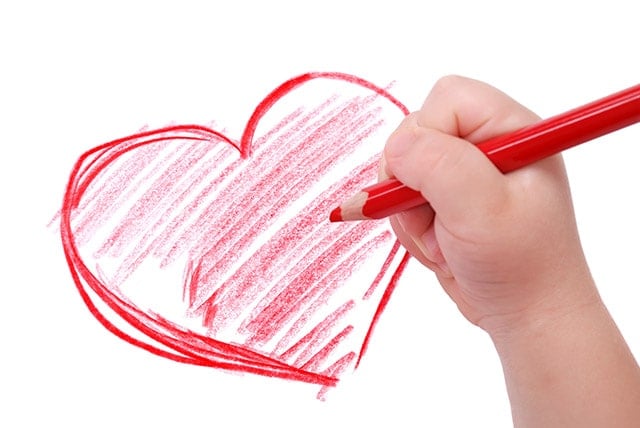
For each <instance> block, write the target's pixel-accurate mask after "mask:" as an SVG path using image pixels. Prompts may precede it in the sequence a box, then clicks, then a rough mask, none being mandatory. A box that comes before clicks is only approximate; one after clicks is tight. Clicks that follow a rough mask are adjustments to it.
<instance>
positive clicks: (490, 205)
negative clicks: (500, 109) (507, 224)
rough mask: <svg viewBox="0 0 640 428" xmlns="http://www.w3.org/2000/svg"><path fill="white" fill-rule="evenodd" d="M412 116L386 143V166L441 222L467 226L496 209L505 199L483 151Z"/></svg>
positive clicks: (497, 174) (501, 184) (502, 184)
mask: <svg viewBox="0 0 640 428" xmlns="http://www.w3.org/2000/svg"><path fill="white" fill-rule="evenodd" d="M412 119H413V118H412V117H411V116H409V117H408V118H407V120H406V121H405V123H403V124H402V125H401V126H400V128H399V129H398V130H396V131H395V132H394V133H393V134H392V135H391V136H390V138H389V140H388V141H387V144H386V147H385V150H384V157H385V160H386V162H387V166H386V168H387V170H388V171H389V172H390V173H391V174H392V175H393V176H395V177H396V178H397V179H398V180H400V181H401V182H402V183H404V184H405V185H406V186H408V187H410V188H412V189H415V190H419V191H420V192H421V193H422V196H423V197H424V198H425V199H426V200H427V201H429V203H430V204H431V206H432V207H433V209H434V211H435V212H436V214H437V215H438V217H439V219H440V221H441V222H442V223H443V224H444V225H445V226H449V227H454V228H455V227H459V226H462V225H465V226H472V225H474V224H475V223H478V221H482V219H486V218H487V217H486V216H492V215H495V214H496V213H498V212H499V211H500V210H501V207H503V206H504V204H505V202H506V200H507V182H506V180H505V177H504V175H503V174H502V173H501V172H500V171H499V170H498V169H497V168H496V167H495V166H494V165H493V164H492V163H491V161H490V160H489V159H488V158H487V157H486V156H485V155H484V153H482V152H481V151H480V150H479V149H478V148H477V147H476V146H474V145H473V144H472V143H470V142H468V141H466V140H463V139H461V138H458V137H455V136H452V135H449V134H446V133H443V132H441V131H438V130H436V129H432V128H424V127H421V126H419V125H417V123H416V122H415V121H414V120H412Z"/></svg>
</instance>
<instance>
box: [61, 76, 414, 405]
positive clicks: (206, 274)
mask: <svg viewBox="0 0 640 428" xmlns="http://www.w3.org/2000/svg"><path fill="white" fill-rule="evenodd" d="M323 85H324V86H323ZM328 89H330V90H331V92H327V90H328ZM331 94H336V95H331ZM406 113H407V111H406V108H405V107H404V106H403V105H402V104H401V103H400V102H398V101H397V100H396V99H395V98H393V97H392V96H391V95H390V94H389V93H388V92H387V91H386V90H384V89H382V88H378V87H376V86H374V85H372V84H371V83H369V82H366V81H364V80H362V79H359V78H357V77H354V76H349V75H344V74H337V73H312V74H305V75H302V76H299V77H296V78H294V79H291V80H289V81H287V82H285V83H284V84H282V85H281V86H279V87H278V88H276V89H275V90H274V91H273V92H272V93H270V94H269V95H268V96H267V97H266V98H265V99H264V100H263V101H262V102H261V103H259V104H258V107H256V108H255V110H254V113H253V115H252V116H251V117H250V119H249V121H248V123H247V126H246V128H245V131H244V134H243V135H242V137H241V138H240V140H238V141H236V140H233V139H232V138H230V137H228V136H226V135H225V134H224V133H223V132H219V131H216V130H214V129H213V127H210V126H200V125H175V126H168V127H165V128H161V129H156V130H149V131H141V132H139V133H137V134H135V135H131V136H128V137H125V138H121V139H117V140H114V141H111V142H109V143H105V144H102V145H100V146H97V147H95V148H93V149H91V150H89V151H88V152H86V153H85V154H83V155H82V156H81V157H80V158H79V160H78V161H77V163H76V165H75V166H74V169H73V171H72V173H71V176H70V178H69V182H68V186H67V189H66V193H65V197H64V203H63V207H62V209H61V211H60V224H61V236H62V242H63V247H64V251H65V254H66V257H67V261H68V264H69V268H70V271H71V274H72V276H73V278H74V281H75V283H76V285H77V288H78V291H79V293H80V295H81V296H82V298H83V300H84V302H85V304H86V305H87V306H88V308H89V309H90V311H91V313H92V314H93V315H94V316H95V317H96V318H97V319H98V320H99V321H100V322H101V323H102V324H103V325H104V326H105V327H106V328H107V329H109V330H110V331H111V332H113V333H114V334H116V335H118V336H119V337H121V338H122V339H124V340H126V341H128V342H129V343H131V344H134V345H136V346H139V347H141V348H143V349H146V350H147V351H150V352H152V353H154V354H157V355H161V356H164V357H166V358H170V359H172V360H176V361H180V362H184V363H190V364H196V365H201V366H209V367H216V368H221V369H228V370H236V371H241V372H249V373H256V374H261V375H266V376H274V377H280V378H284V379H290V380H299V381H304V382H310V383H316V384H319V385H322V386H323V390H322V391H321V395H322V394H323V393H324V392H323V391H324V390H325V388H326V387H330V386H334V385H335V384H336V382H337V381H338V379H339V377H340V375H341V374H342V373H343V372H344V371H345V370H347V369H348V368H349V367H355V366H357V364H358V363H359V361H360V358H361V357H362V355H363V353H364V351H365V349H366V346H367V342H368V340H369V338H370V334H371V332H372V330H373V327H374V325H375V323H376V321H377V320H378V317H379V316H380V314H381V313H382V311H383V310H384V306H385V305H386V303H387V301H388V299H389V297H390V295H391V293H392V291H393V288H394V287H395V285H396V283H397V281H398V279H399V277H400V275H401V273H402V270H403V269H404V266H405V264H406V262H407V255H406V254H405V253H404V252H403V251H400V249H399V245H398V243H397V242H396V241H395V239H394V238H393V237H392V233H391V231H390V229H389V227H388V225H387V222H385V221H368V222H355V223H329V221H328V213H329V212H330V210H331V208H332V205H333V204H335V202H336V201H340V200H343V199H344V198H345V197H347V196H349V195H350V194H351V193H352V192H353V191H354V189H359V188H362V187H364V186H366V185H367V184H370V183H371V182H372V181H374V180H375V176H376V168H377V153H379V151H380V149H381V147H382V143H383V142H384V138H385V137H386V135H388V134H389V133H390V131H391V127H392V126H393V125H394V124H395V123H397V122H398V121H399V119H400V118H401V117H402V116H403V115H404V114H406Z"/></svg>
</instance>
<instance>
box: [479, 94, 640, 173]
mask: <svg viewBox="0 0 640 428" xmlns="http://www.w3.org/2000/svg"><path fill="white" fill-rule="evenodd" d="M638 121H640V85H636V86H633V87H631V88H628V89H625V90H623V91H620V92H617V93H615V94H612V95H610V96H608V97H605V98H602V99H599V100H597V101H594V102H592V103H589V104H586V105H584V106H582V107H578V108H576V109H573V110H570V111H568V112H566V113H563V114H560V115H557V116H553V117H550V118H549V119H545V120H543V121H541V122H537V123H535V124H533V125H530V126H528V127H525V128H523V129H521V130H519V131H516V132H514V133H511V134H507V135H502V136H499V137H495V138H492V139H490V140H487V141H484V142H482V143H480V144H478V146H477V147H478V148H479V149H480V150H482V151H483V152H484V153H485V154H486V155H487V157H488V158H489V159H491V161H492V162H493V163H494V164H495V165H496V166H497V167H498V168H499V169H500V170H501V171H502V172H509V171H513V170H515V169H518V168H521V167H523V166H525V165H528V164H531V163H533V162H536V161H538V160H541V159H544V158H546V157H549V156H551V155H554V154H556V153H560V152H561V151H563V150H566V149H568V148H570V147H573V146H576V145H578V144H580V143H584V142H586V141H589V140H592V139H594V138H597V137H600V136H602V135H605V134H608V133H610V132H613V131H616V130H618V129H621V128H624V127H625V126H629V125H631V124H633V123H636V122H638Z"/></svg>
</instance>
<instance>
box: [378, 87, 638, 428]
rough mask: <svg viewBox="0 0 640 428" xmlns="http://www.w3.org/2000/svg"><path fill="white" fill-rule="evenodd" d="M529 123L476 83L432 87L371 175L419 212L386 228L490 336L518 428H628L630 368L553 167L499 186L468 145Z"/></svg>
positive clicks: (631, 419)
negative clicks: (412, 201) (410, 192)
mask: <svg viewBox="0 0 640 428" xmlns="http://www.w3.org/2000/svg"><path fill="white" fill-rule="evenodd" d="M537 120H539V117H537V116H536V115H535V114H534V113H532V112H531V111H529V110H528V109H526V108H524V107H523V106H521V105H520V104H518V103H517V102H515V101H514V100H513V99H511V98H509V97H508V96H507V95H505V94H504V93H502V92H500V91H498V90H497V89H495V88H493V87H491V86H489V85H487V84H485V83H482V82H479V81H476V80H471V79H467V78H463V77H458V76H448V77H445V78H442V79H440V80H439V81H438V83H437V84H436V85H435V86H434V87H433V89H432V90H431V92H430V93H429V95H428V96H427V98H426V100H425V102H424V104H423V106H422V108H421V109H420V110H418V111H416V112H414V113H412V114H410V115H409V116H407V118H406V119H405V120H404V121H403V122H402V123H401V124H400V126H399V127H398V129H397V130H396V131H395V132H394V133H393V134H392V135H391V137H390V138H389V140H388V141H387V144H386V146H385V149H384V153H383V158H382V162H381V173H380V175H381V178H386V177H396V178H397V179H399V180H400V181H402V182H403V183H404V184H406V185H407V186H409V187H411V188H414V189H417V190H420V192H421V193H422V195H423V196H424V197H425V199H426V200H428V201H429V205H424V206H421V207H418V208H414V209H412V210H410V211H408V212H404V213H401V214H397V215H395V216H392V217H391V224H392V227H393V229H394V231H395V232H396V234H397V236H398V238H399V240H400V242H401V243H402V244H403V245H404V246H405V247H406V248H407V249H408V250H409V251H410V252H411V254H412V255H413V256H414V257H415V258H416V259H417V260H419V261H420V262H421V263H423V264H424V265H425V266H427V267H428V268H430V269H431V270H432V271H433V272H435V274H436V277H437V278H438V280H439V282H440V284H441V285H442V287H443V289H444V291H445V292H446V293H447V294H448V295H449V296H450V297H451V299H452V300H453V301H454V302H455V303H456V305H457V306H458V309H459V310H460V312H461V313H462V314H463V315H464V316H465V317H466V318H467V319H468V320H469V321H470V322H471V323H473V324H475V325H477V326H479V327H480V328H482V329H483V330H485V331H486V332H487V333H488V334H489V336H490V337H491V339H492V341H493V343H494V345H495V347H496V350H497V352H498V355H499V357H500V360H501V362H502V367H503V370H504V376H505V381H506V386H507V391H508V394H509V400H510V403H511V411H512V417H513V422H514V425H515V426H516V427H637V426H640V368H639V367H638V364H637V362H636V361H635V359H634V357H633V355H632V353H631V352H630V350H629V348H628V346H627V344H626V343H625V341H624V339H623V337H622V335H621V334H620V332H619V330H618V328H617V327H616V325H615V323H614V321H613V319H612V318H611V316H610V314H609V312H608V311H607V309H606V307H605V305H604V303H603V301H602V300H601V298H600V295H599V294H598V291H597V288H596V285H595V283H594V280H593V278H592V277H591V274H590V271H589V267H588V265H587V262H586V260H585V257H584V253H583V250H582V246H581V244H580V238H579V235H578V230H577V226H576V221H575V215H574V211H573V205H572V201H571V194H570V190H569V184H568V181H567V176H566V172H565V167H564V164H563V161H562V157H561V156H559V155H558V156H555V157H552V158H549V159H545V160H543V161H540V162H537V163H535V164H533V165H530V166H527V167H525V168H523V169H520V170H518V171H514V172H512V173H509V174H506V175H505V174H502V173H500V171H498V169H497V168H496V167H495V166H494V165H493V164H492V163H491V162H490V161H489V160H488V159H487V158H486V156H484V155H483V154H482V153H481V152H480V151H479V150H478V149H476V148H475V147H474V146H473V143H478V142H480V141H483V140H486V139H488V138H490V137H493V136H495V135H499V134H504V133H506V132H509V131H514V130H516V129H519V128H521V127H523V126H526V125H528V124H531V123H533V122H535V121H537Z"/></svg>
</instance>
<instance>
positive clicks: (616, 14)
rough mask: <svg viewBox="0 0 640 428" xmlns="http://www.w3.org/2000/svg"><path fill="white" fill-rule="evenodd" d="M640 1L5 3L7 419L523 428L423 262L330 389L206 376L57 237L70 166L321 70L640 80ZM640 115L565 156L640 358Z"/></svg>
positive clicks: (545, 82)
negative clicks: (73, 268)
mask: <svg viewBox="0 0 640 428" xmlns="http://www.w3.org/2000/svg"><path fill="white" fill-rule="evenodd" d="M639 41H640V26H638V24H637V6H636V5H635V4H634V3H633V2H622V1H607V2H588V1H585V2H579V3H576V2H560V1H557V0H556V1H553V2H551V1H536V2H528V3H519V2H502V3H501V2H497V1H481V2H480V1H479V2H475V1H469V2H460V1H439V2H430V1H422V2H409V1H393V2H391V1H386V2H361V3H360V2H355V1H352V2H349V1H346V0H342V1H329V0H325V1H321V2H320V1H319V2H304V1H299V2H290V3H287V2H282V1H273V0H272V1H266V2H258V1H255V2H242V1H230V0H229V1H224V2H216V1H210V2H202V3H194V2H183V1H181V2H172V3H171V4H169V5H167V4H165V3H161V2H158V3H157V4H156V2H149V3H140V2H104V3H103V4H101V5H94V4H92V3H90V2H77V4H76V3H73V2H65V1H58V2H40V3H38V2H20V6H10V5H7V4H3V5H2V6H0V131H1V133H0V136H1V150H2V154H1V155H0V162H1V168H0V177H1V181H0V183H1V184H0V185H1V190H2V210H1V211H0V216H1V217H0V218H1V222H0V225H1V227H2V230H1V235H0V242H1V244H0V245H1V247H0V248H1V253H0V254H1V256H2V262H1V265H2V268H1V269H2V270H1V275H2V276H1V277H0V284H1V288H0V290H1V291H0V293H1V296H0V307H1V311H0V317H1V319H0V321H1V324H0V325H1V326H2V327H1V328H2V345H1V348H0V350H1V353H0V362H1V364H0V393H1V394H2V396H3V398H2V401H1V403H2V404H1V406H0V407H1V408H2V411H0V425H2V426H152V425H157V424H162V426H182V427H186V426H249V425H254V426H258V425H262V426H281V427H290V426H291V427H293V426H319V427H329V426H347V425H355V426H372V425H375V426H379V425H380V424H382V425H383V426H384V425H387V426H408V427H411V426H438V427H457V426H491V427H498V426H509V425H510V424H511V419H510V413H509V405H508V400H507V396H506V392H505V388H504V385H503V378H502V373H501V369H500V365H499V362H498V359H497V356H496V354H495V352H494V349H493V347H492V345H491V342H490V341H489V339H488V337H487V336H486V335H485V334H484V333H483V332H482V331H481V330H479V329H477V328H475V327H473V326H471V325H470V324H468V323H467V322H466V321H465V320H464V319H463V318H462V316H460V315H459V313H458V312H457V310H456V308H455V306H454V305H453V304H452V303H451V302H450V301H449V300H448V299H447V298H446V296H445V294H444V293H443V292H442V291H441V289H440V288H439V285H438V284H437V282H436V281H435V279H434V277H433V276H432V275H431V274H430V273H429V272H427V271H426V270H424V269H423V268H422V267H421V266H419V265H418V264H417V263H413V264H411V265H410V267H409V269H408V271H407V274H406V275H405V276H404V277H403V279H402V281H401V283H400V285H399V288H398V290H397V292H396V294H395V295H394V297H393V299H392V301H391V303H390V305H389V307H388V309H387V311H386V312H385V314H384V317H383V318H382V320H381V322H380V323H379V324H378V328H377V330H376V333H375V335H374V338H373V341H372V342H371V345H370V348H369V351H368V354H367V356H366V358H365V359H364V361H363V364H362V365H361V367H360V368H359V369H358V370H357V371H356V372H354V373H353V374H350V375H346V376H345V377H344V378H345V380H344V381H343V382H342V383H341V384H340V386H339V387H338V388H336V389H335V390H333V391H332V392H331V393H330V395H329V397H328V401H327V402H325V403H322V402H319V401H317V400H315V398H314V396H315V392H316V391H317V388H316V387H310V386H306V385H300V384H297V383H292V382H287V381H280V380H273V379H266V378H262V377H256V376H239V375H234V374H229V373H225V372H220V371H215V370H212V369H203V368H197V367H189V366H184V365H180V364H178V363H174V362H171V361H168V360H164V359H162V358H159V357H155V356H151V355H150V354H148V353H146V352H145V351H142V350H139V349H137V348H134V347H132V346H130V345H128V344H126V343H124V342H122V341H121V340H120V339H117V338H116V337H114V336H113V335H111V334H110V333H108V332H107V331H106V330H105V329H104V328H103V327H102V326H100V325H99V324H98V323H97V322H96V321H95V320H94V319H93V317H92V316H91V315H90V314H89V312H88V311H87V310H86V308H85V307H84V305H83V303H82V302H81V300H80V298H79V296H78V295H77V292H76V291H75V287H74V285H73V283H72V281H71V278H70V276H69V273H68V270H67V268H66V263H65V261H64V258H63V254H62V250H61V245H60V243H59V239H58V236H57V235H56V233H55V232H54V231H53V230H52V229H50V228H47V223H48V222H49V220H50V219H51V217H52V216H53V214H54V213H55V212H56V210H57V209H58V208H59V204H60V201H61V197H62V193H63V190H64V184H65V180H66V178H67V177H68V174H69V172H70V168H71V166H72V164H73V162H74V161H75V159H76V158H77V157H78V156H79V154H80V153H82V152H83V151H85V150H86V149H88V148H90V147H92V146H94V145H96V144H99V143H101V142H104V141H108V140H110V139H113V138H117V137H119V136H124V135H127V134H130V133H132V132H134V131H136V130H137V129H139V128H140V127H141V126H143V125H145V124H149V125H150V126H159V125H164V124H167V123H168V122H170V121H177V122H188V123H206V122H208V121H210V120H212V119H215V120H216V121H217V122H218V123H220V124H222V125H223V126H224V127H226V128H227V129H228V130H229V133H230V134H234V133H235V134H236V135H237V134H238V133H239V132H240V130H241V129H242V127H243V125H244V121H246V119H247V118H248V115H249V113H250V112H251V109H252V108H253V107H254V105H255V103H256V102H257V101H258V100H260V99H261V97H263V96H264V95H265V94H266V93H267V92H268V91H270V90H271V89H272V88H273V87H275V86H276V85H277V84H279V83H281V82H282V81H283V80H285V79H287V78H290V77H293V76H295V75H297V74H300V73H303V72H306V71H313V70H321V71H341V72H346V73H352V74H356V75H359V76H361V77H364V78H366V79H368V80H371V81H373V82H375V83H377V84H380V85H385V84H387V83H388V82H389V81H392V80H395V81H396V82H397V83H396V85H395V87H394V89H393V93H394V94H395V95H396V96H397V97H398V98H400V99H401V100H402V101H403V102H404V103H405V104H406V105H408V106H409V107H410V108H411V109H417V108H418V107H419V106H420V103H421V102H422V100H423V98H424V96H425V95H426V94H427V92H428V90H429V88H430V87H431V85H432V84H433V83H434V82H435V81H436V80H437V78H438V77H439V76H441V75H444V74H450V73H456V74H462V75H467V76H471V77H475V78H478V79H481V80H485V81H487V82H489V83H491V84H493V85H495V86H498V87H499V88H501V89H502V90H504V91H505V92H507V93H509V94H510V95H512V96H513V97H514V98H516V99H517V100H519V101H520V102H522V103H523V104H525V105H527V106H528V107H530V108H531V109H532V110H534V111H536V112H537V113H538V114H540V115H541V116H543V117H545V116H549V115H552V114H555V113H559V112H562V111H564V110H566V109H568V108H571V107H574V106H577V105H579V104H582V103H584V102H588V101H591V100H593V99H595V98H598V97H600V96H604V95H607V94H608V93H611V92H614V91H616V90H619V89H623V88H625V87H627V86H631V85H632V84H635V83H638V81H639V80H640V59H639V56H638V42H639ZM638 155H640V127H639V126H635V127H632V128H628V129H626V130H623V131H620V132H618V133H616V134H615V135H611V136H608V137H605V138H602V139H600V140H598V141H597V142H593V143H589V144H587V145H583V146H581V147H579V148H576V149H572V150H570V151H569V152H568V153H567V154H566V157H565V159H566V162H567V167H568V169H569V173H570V178H571V184H572V188H573V193H574V201H575V205H576V210H577V216H578V222H579V227H580V231H581V234H582V238H583V243H584V247H585V251H586V252H587V257H588V259H589V262H590V264H591V268H592V271H593V274H594V276H595V277H596V280H597V282H598V284H599V287H600V291H601V293H602V295H603V297H604V299H605V301H606V303H607V304H608V306H609V309H610V310H611V312H612V314H613V316H614V318H615V320H616V321H617V322H618V324H619V327H620V328H621V330H622V332H623V334H624V335H625V336H626V338H627V340H628V343H629V345H630V346H631V348H632V350H633V352H634V354H635V355H636V356H640V315H639V312H638V309H637V308H638V306H639V305H640V276H639V274H638V268H637V266H638V259H639V256H640V249H639V248H638V245H637V242H639V240H640V226H639V225H638V222H637V219H638V218H640V208H639V207H638V203H637V198H638V183H640V168H638V167H637V159H636V158H637V157H638Z"/></svg>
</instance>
